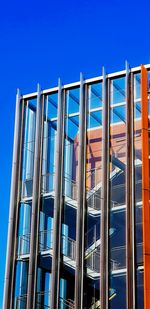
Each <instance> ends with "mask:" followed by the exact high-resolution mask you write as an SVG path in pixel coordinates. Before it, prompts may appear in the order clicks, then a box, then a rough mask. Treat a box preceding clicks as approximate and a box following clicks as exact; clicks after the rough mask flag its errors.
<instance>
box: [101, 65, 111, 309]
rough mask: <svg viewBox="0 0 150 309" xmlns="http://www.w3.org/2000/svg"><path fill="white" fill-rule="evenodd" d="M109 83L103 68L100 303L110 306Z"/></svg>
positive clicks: (105, 306) (103, 308)
mask: <svg viewBox="0 0 150 309" xmlns="http://www.w3.org/2000/svg"><path fill="white" fill-rule="evenodd" d="M108 86H109V83H108V81H107V78H106V73H105V69H104V68H103V111H102V191H101V224H100V226H101V230H100V235H101V249H100V303H101V308H102V309H106V308H108V292H109V287H108V236H109V233H108V212H109V87H108Z"/></svg>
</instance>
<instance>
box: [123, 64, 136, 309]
mask: <svg viewBox="0 0 150 309" xmlns="http://www.w3.org/2000/svg"><path fill="white" fill-rule="evenodd" d="M131 86H132V85H131V73H130V69H129V65H128V62H127V61H126V184H125V188H126V190H125V192H126V193H125V195H126V250H127V254H126V265H127V289H126V290H127V308H129V309H134V308H135V286H134V283H135V277H134V276H135V272H134V193H133V192H134V183H133V173H134V157H133V143H134V139H133V121H134V120H133V108H134V102H133V88H132V87H131ZM131 98H132V100H131Z"/></svg>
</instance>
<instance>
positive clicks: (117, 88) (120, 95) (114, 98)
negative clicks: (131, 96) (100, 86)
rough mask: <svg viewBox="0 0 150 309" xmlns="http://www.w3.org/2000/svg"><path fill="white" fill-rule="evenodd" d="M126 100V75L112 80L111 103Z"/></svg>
mask: <svg viewBox="0 0 150 309" xmlns="http://www.w3.org/2000/svg"><path fill="white" fill-rule="evenodd" d="M122 102H125V79H124V77H120V78H116V79H113V80H112V92H111V105H113V104H118V103H122Z"/></svg>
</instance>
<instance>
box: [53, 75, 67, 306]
mask: <svg viewBox="0 0 150 309" xmlns="http://www.w3.org/2000/svg"><path fill="white" fill-rule="evenodd" d="M64 114H65V101H64V93H63V92H62V86H61V82H60V80H59V84H58V123H57V140H56V174H55V200H54V230H53V257H52V283H51V299H50V301H51V306H50V307H51V309H58V307H59V270H60V246H61V210H62V202H63V201H62V181H63V145H64Z"/></svg>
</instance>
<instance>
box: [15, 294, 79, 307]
mask: <svg viewBox="0 0 150 309" xmlns="http://www.w3.org/2000/svg"><path fill="white" fill-rule="evenodd" d="M50 294H51V292H50V290H48V291H43V292H42V291H41V292H37V293H36V309H48V308H49V309H50ZM26 304H27V294H25V295H21V296H18V297H17V298H16V301H15V309H26ZM59 306H60V308H61V309H74V308H75V305H74V301H73V300H72V299H64V298H62V297H60V298H59Z"/></svg>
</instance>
